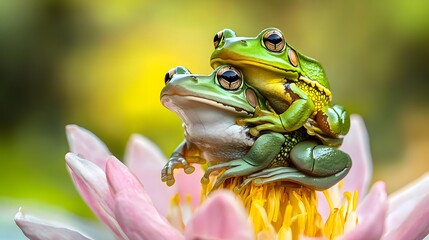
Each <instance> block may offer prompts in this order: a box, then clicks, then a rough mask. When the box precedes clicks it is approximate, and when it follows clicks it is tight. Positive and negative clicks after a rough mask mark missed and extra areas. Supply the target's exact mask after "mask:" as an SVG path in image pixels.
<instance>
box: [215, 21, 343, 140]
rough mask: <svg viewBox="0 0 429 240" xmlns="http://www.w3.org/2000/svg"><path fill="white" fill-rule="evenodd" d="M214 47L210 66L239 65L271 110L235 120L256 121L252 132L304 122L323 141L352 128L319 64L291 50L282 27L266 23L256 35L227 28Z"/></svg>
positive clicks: (338, 137)
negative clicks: (333, 98)
mask: <svg viewBox="0 0 429 240" xmlns="http://www.w3.org/2000/svg"><path fill="white" fill-rule="evenodd" d="M214 46H215V50H214V52H213V53H212V55H211V60H210V64H211V65H212V67H213V68H216V67H218V66H219V65H224V64H229V65H232V66H234V67H236V68H238V69H239V70H240V71H241V72H243V74H244V75H245V76H246V80H245V81H246V83H248V84H249V85H250V86H252V87H254V88H255V89H257V90H258V91H259V92H260V93H261V94H262V95H263V96H264V97H265V98H266V99H267V100H268V102H269V104H268V107H269V109H270V110H271V111H269V112H270V114H267V113H264V114H263V115H262V116H258V115H257V116H256V117H254V118H244V119H240V120H239V123H241V124H245V123H251V124H255V125H256V126H255V127H254V128H252V129H251V133H252V135H255V136H257V135H258V134H259V132H260V131H263V130H270V131H275V132H290V131H294V130H297V129H299V128H301V127H302V126H304V127H306V128H307V130H308V133H309V134H310V135H315V136H318V138H319V139H320V140H321V141H322V142H323V143H324V144H326V145H330V146H339V145H341V143H342V136H344V135H345V134H347V132H348V130H349V128H350V117H349V114H348V113H347V112H346V111H345V110H344V108H343V107H342V106H340V105H331V99H332V95H331V92H330V89H329V88H330V87H329V83H328V80H327V78H326V75H325V72H324V70H323V68H322V66H321V65H320V63H319V62H317V61H316V60H314V59H311V58H309V57H307V56H304V55H303V54H301V53H299V52H297V51H296V50H295V49H293V48H292V47H291V46H290V45H289V44H288V43H286V41H285V39H284V37H283V34H282V32H281V31H280V30H278V29H276V28H268V29H265V30H263V31H262V32H261V33H260V34H259V35H258V36H256V37H254V38H245V37H237V36H236V34H235V32H233V31H232V30H230V29H225V30H222V31H220V32H218V33H217V34H216V35H215V37H214Z"/></svg>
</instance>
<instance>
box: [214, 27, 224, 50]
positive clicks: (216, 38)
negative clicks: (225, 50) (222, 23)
mask: <svg viewBox="0 0 429 240" xmlns="http://www.w3.org/2000/svg"><path fill="white" fill-rule="evenodd" d="M222 40H223V30H222V31H219V32H218V33H216V35H215V36H214V38H213V45H214V47H215V48H217V47H218V46H219V45H220V43H221V42H222Z"/></svg>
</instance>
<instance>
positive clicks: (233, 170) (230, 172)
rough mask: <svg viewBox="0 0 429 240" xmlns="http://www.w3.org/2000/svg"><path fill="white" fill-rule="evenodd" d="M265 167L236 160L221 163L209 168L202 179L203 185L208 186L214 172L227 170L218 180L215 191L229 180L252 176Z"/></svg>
mask: <svg viewBox="0 0 429 240" xmlns="http://www.w3.org/2000/svg"><path fill="white" fill-rule="evenodd" d="M263 167H264V166H254V165H252V164H250V163H248V162H246V161H244V160H243V159H236V160H232V161H229V162H224V163H219V164H216V165H213V166H210V167H208V168H207V170H206V171H205V173H204V176H203V177H202V178H201V183H202V184H207V183H208V182H209V177H210V175H211V174H212V173H213V172H221V171H222V170H225V171H224V172H223V173H221V174H220V176H219V177H218V178H217V179H216V182H215V184H214V185H213V190H215V189H218V188H219V187H220V185H221V184H222V183H223V182H224V181H225V180H226V179H228V178H231V177H238V176H245V175H249V174H252V173H254V172H256V171H259V170H260V169H262V168H263Z"/></svg>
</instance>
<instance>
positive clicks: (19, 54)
mask: <svg viewBox="0 0 429 240" xmlns="http://www.w3.org/2000/svg"><path fill="white" fill-rule="evenodd" d="M427 9H429V2H428V1H423V0H422V1H416V0H403V1H401V0H383V1H381V0H380V1H370V0H359V1H358V0H353V1H279V0H276V1H226V0H219V1H213V2H210V3H209V2H206V1H191V0H188V1H162V0H161V1H138V0H125V1H113V0H107V1H84V0H75V1H73V0H63V1H60V0H38V1H33V0H3V1H0V61H1V62H0V72H1V85H0V116H1V118H0V160H1V167H0V198H3V199H9V200H10V199H12V200H13V201H14V202H15V203H17V204H18V205H23V204H21V203H24V201H28V200H31V201H37V202H44V203H47V204H51V205H58V206H63V207H64V208H65V209H67V210H69V211H71V212H73V213H76V214H78V215H81V216H85V217H90V218H91V217H93V216H92V214H91V213H90V211H89V210H88V208H87V207H86V206H85V204H84V203H83V201H82V200H81V199H80V197H79V196H78V194H77V192H76V191H75V189H74V186H73V184H72V182H71V180H70V177H69V175H68V173H67V171H66V170H65V164H64V160H63V159H64V155H65V153H66V152H67V151H68V146H67V142H66V137H65V133H64V126H65V125H66V124H69V123H74V124H78V125H80V126H82V127H85V128H87V129H89V130H91V131H92V132H94V133H95V134H96V135H98V136H99V137H100V138H101V139H102V140H103V141H104V142H105V143H106V144H107V145H108V146H109V148H110V149H111V151H112V152H113V153H114V154H115V155H116V156H118V157H119V158H122V156H123V153H124V149H125V145H126V143H127V141H128V138H129V136H130V134H132V133H140V134H143V135H145V136H147V137H149V138H151V139H152V140H153V141H154V142H155V143H157V144H158V145H159V146H160V147H161V149H162V150H163V151H164V153H165V154H166V155H167V154H169V153H170V152H171V151H172V150H173V149H174V147H175V146H176V145H177V144H178V143H179V142H180V141H181V138H182V136H183V133H182V129H181V122H180V120H179V119H178V118H177V117H176V116H175V115H174V114H173V113H170V112H169V111H168V110H166V109H165V108H164V107H163V106H162V105H161V104H160V103H159V92H160V90H161V88H162V87H163V85H164V74H165V73H166V71H167V70H169V69H170V68H172V67H174V66H176V65H183V66H186V67H187V68H189V69H190V70H191V71H192V72H194V73H201V74H208V73H210V72H211V68H210V66H209V57H210V54H211V52H212V50H213V45H212V39H213V36H214V34H215V33H216V32H217V31H219V30H221V29H223V28H231V29H234V30H235V31H236V33H237V34H238V35H241V36H255V35H256V34H258V33H259V32H260V31H261V30H262V29H264V28H266V27H270V26H273V27H278V28H280V29H281V30H282V31H283V32H284V34H285V36H286V39H287V41H288V42H289V43H290V44H291V45H292V46H294V47H295V48H296V49H298V50H299V51H301V52H302V53H304V54H306V55H308V56H311V57H313V58H316V59H317V60H319V61H320V62H321V63H322V65H323V66H324V68H325V70H326V72H327V75H328V78H329V80H330V83H331V86H332V92H333V95H334V102H335V103H338V104H341V105H344V106H346V107H347V109H348V110H349V111H350V112H352V113H358V114H361V115H362V116H363V117H364V119H365V121H366V124H367V127H368V130H369V135H370V138H371V147H372V156H373V159H374V162H375V172H374V181H375V180H380V179H382V180H385V181H386V182H387V184H388V190H389V191H394V190H396V189H398V188H399V187H400V186H402V185H404V184H406V183H407V182H409V181H411V180H412V179H415V178H416V177H418V176H420V175H421V174H422V173H423V172H425V171H427V170H429V161H428V156H429V138H428V137H427V135H428V134H429V126H428V124H427V119H429V109H428V103H429V97H428V94H429V91H428V90H429V81H428V80H429V79H428V76H429V66H428V65H429V64H428V63H429V57H428V56H429V14H428V12H427Z"/></svg>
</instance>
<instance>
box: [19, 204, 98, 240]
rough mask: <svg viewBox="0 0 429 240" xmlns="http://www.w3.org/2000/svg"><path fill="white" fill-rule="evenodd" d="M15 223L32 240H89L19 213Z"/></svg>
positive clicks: (65, 229) (61, 227) (63, 228)
mask: <svg viewBox="0 0 429 240" xmlns="http://www.w3.org/2000/svg"><path fill="white" fill-rule="evenodd" d="M15 222H16V224H17V225H18V227H19V228H21V230H22V232H23V233H24V235H25V236H27V237H28V238H29V239H31V240H57V239H62V240H89V239H90V238H88V237H86V236H84V235H83V234H81V233H79V232H77V231H75V230H72V229H69V228H67V227H64V226H60V225H59V224H53V223H48V222H45V221H42V220H40V219H38V218H35V217H32V216H28V215H25V214H24V213H23V212H21V209H20V210H19V212H18V213H17V214H16V215H15Z"/></svg>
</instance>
